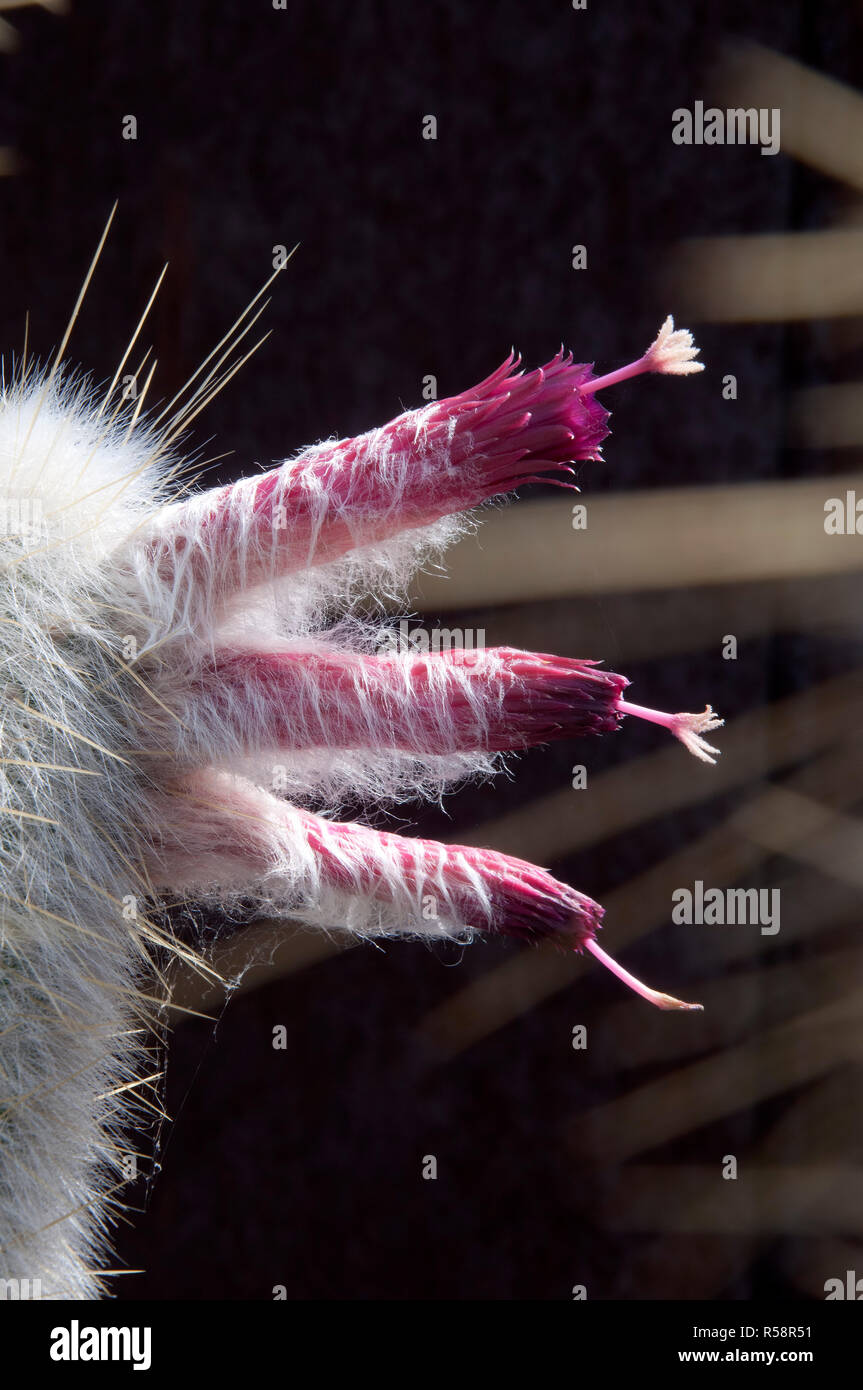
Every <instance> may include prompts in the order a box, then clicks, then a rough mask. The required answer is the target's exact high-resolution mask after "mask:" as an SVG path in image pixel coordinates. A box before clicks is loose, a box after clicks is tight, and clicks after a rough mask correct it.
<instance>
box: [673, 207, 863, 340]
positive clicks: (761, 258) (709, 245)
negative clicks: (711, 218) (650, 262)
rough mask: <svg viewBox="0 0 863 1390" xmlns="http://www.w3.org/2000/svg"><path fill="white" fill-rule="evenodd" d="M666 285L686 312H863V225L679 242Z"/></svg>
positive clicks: (765, 319)
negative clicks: (862, 230) (855, 227)
mask: <svg viewBox="0 0 863 1390" xmlns="http://www.w3.org/2000/svg"><path fill="white" fill-rule="evenodd" d="M663 288H664V292H665V294H666V296H668V295H671V296H672V297H673V301H674V303H675V304H677V305H678V309H677V312H678V314H679V315H680V317H681V318H683V317H684V316H686V319H698V320H701V321H702V322H705V321H706V322H708V323H790V322H792V321H793V320H803V319H821V318H843V317H845V318H847V317H848V316H850V315H856V314H860V313H863V232H860V231H858V230H856V229H854V228H845V227H843V228H838V229H836V230H830V231H823V232H822V231H819V232H760V233H756V234H755V235H753V236H718V237H693V238H691V239H690V240H689V241H683V242H680V243H679V244H678V245H677V246H676V247H675V250H674V255H673V257H672V258H671V263H670V266H669V269H668V270H667V272H666V274H665V283H664V286H663Z"/></svg>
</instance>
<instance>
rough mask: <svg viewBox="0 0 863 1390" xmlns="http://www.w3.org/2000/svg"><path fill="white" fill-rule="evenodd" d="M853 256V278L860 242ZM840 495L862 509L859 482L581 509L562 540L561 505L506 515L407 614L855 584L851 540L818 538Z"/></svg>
mask: <svg viewBox="0 0 863 1390" xmlns="http://www.w3.org/2000/svg"><path fill="white" fill-rule="evenodd" d="M857 254H858V256H859V264H860V271H859V273H860V275H861V277H863V233H861V235H860V244H859V247H858V249H857ZM861 311H863V297H861ZM848 491H850V492H855V493H856V495H857V497H858V498H860V499H863V474H848V475H845V476H841V477H831V478H816V479H812V478H807V479H806V480H804V481H797V480H795V481H793V482H791V481H789V482H781V483H751V484H745V485H739V486H733V487H698V488H694V487H693V488H673V489H672V488H669V489H665V488H661V489H656V490H654V491H650V492H634V493H633V492H629V493H623V494H622V495H618V496H609V495H602V496H596V497H588V498H582V501H583V502H585V503H586V505H587V515H588V521H587V527H586V529H585V530H583V531H573V530H572V505H573V504H572V503H571V502H570V500H569V499H568V498H564V499H561V498H557V497H554V498H550V499H547V500H545V499H544V500H542V501H537V502H532V503H529V504H526V505H524V506H520V507H506V508H503V509H502V510H500V511H496V512H493V513H490V514H489V516H488V518H487V519H486V521H485V522H484V524H483V527H482V530H481V532H480V535H479V537H478V538H476V537H472V538H469V539H468V540H466V541H461V542H459V543H458V545H456V546H454V547H453V549H452V551H451V552H450V555H449V559H448V574H447V575H445V576H441V575H422V576H420V578H419V580H418V581H417V582H416V584H415V586H414V588H413V589H412V593H411V602H412V603H413V604H415V605H416V606H417V607H419V608H426V609H429V608H430V609H434V610H436V611H439V610H447V609H452V608H458V607H463V606H464V605H465V604H466V603H470V604H473V605H480V604H484V603H509V602H516V601H517V602H522V603H529V602H531V601H535V600H538V599H547V598H558V597H562V596H564V595H570V594H603V593H637V592H638V591H639V590H643V589H650V590H662V589H674V588H679V587H685V588H690V587H694V586H698V585H708V584H722V585H726V584H741V583H752V582H757V581H769V580H775V579H781V578H785V577H793V578H795V579H798V580H802V579H805V578H807V577H815V576H817V575H828V574H834V575H836V574H843V573H846V574H847V573H854V574H856V573H857V572H859V570H860V569H861V568H863V546H861V545H860V537H859V536H857V535H856V534H854V535H849V536H843V535H839V536H833V535H827V534H826V532H825V530H824V520H825V511H824V507H825V503H826V502H827V501H828V499H829V498H834V497H838V498H841V499H842V500H843V502H844V499H845V495H846V492H848Z"/></svg>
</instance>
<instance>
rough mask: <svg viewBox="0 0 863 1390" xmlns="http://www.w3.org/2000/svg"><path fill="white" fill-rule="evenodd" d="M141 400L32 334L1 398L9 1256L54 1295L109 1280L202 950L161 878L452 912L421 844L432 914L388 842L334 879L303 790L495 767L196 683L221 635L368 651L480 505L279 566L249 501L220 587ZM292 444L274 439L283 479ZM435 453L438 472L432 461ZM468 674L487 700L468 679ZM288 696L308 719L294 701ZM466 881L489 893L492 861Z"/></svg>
mask: <svg viewBox="0 0 863 1390" xmlns="http://www.w3.org/2000/svg"><path fill="white" fill-rule="evenodd" d="M139 411H140V401H139V402H138V404H137V405H134V403H132V402H130V403H121V404H120V406H119V407H118V406H117V405H115V404H114V402H113V401H108V400H107V398H106V397H104V396H98V395H97V394H96V393H94V392H93V391H92V390H91V389H90V387H89V385H88V383H87V381H86V379H84V378H81V377H79V376H76V375H75V374H73V373H68V372H66V371H65V370H64V369H62V368H60V369H58V368H57V366H56V365H55V367H53V368H51V369H50V370H48V369H40V368H38V367H37V366H36V365H35V364H34V363H33V362H32V361H31V362H29V363H28V362H26V359H25V361H24V362H23V363H21V364H19V367H18V369H17V370H16V371H15V373H14V377H13V379H12V380H11V381H9V382H7V381H5V379H4V386H3V390H2V398H0V531H2V534H0V554H2V558H3V587H2V606H0V653H2V657H0V659H2V664H3V680H4V699H3V716H2V717H3V747H2V759H0V779H2V801H0V812H2V835H0V859H2V865H0V867H2V883H3V889H2V892H3V911H2V917H0V1277H3V1278H6V1279H27V1280H38V1281H40V1282H41V1288H42V1296H43V1297H46V1298H49V1297H55V1298H91V1297H98V1296H101V1295H102V1294H103V1293H104V1292H105V1290H106V1285H105V1283H104V1282H103V1278H102V1277H100V1269H101V1270H103V1271H104V1270H105V1268H106V1261H107V1262H108V1263H110V1261H109V1250H110V1246H109V1234H110V1226H111V1217H112V1209H113V1207H114V1206H116V1205H122V1203H121V1201H120V1194H121V1189H122V1186H123V1183H124V1182H125V1181H126V1180H127V1179H128V1177H129V1174H130V1166H129V1157H130V1154H131V1153H132V1152H133V1151H132V1150H131V1149H130V1148H129V1144H128V1140H127V1139H126V1138H125V1137H124V1136H125V1135H126V1132H127V1130H128V1129H129V1127H130V1125H133V1124H134V1123H137V1121H138V1120H139V1119H140V1118H141V1117H142V1116H144V1115H146V1114H147V1113H150V1114H151V1113H152V1110H153V1106H154V1101H153V1097H152V1096H151V1097H150V1098H149V1099H148V1098H147V1096H146V1094H145V1093H146V1091H147V1088H148V1086H150V1085H152V1087H154V1088H155V1091H154V1094H155V1096H156V1105H157V1104H158V1086H157V1080H158V1078H157V1076H156V1077H154V1073H158V1063H157V1062H156V1061H154V1056H153V1038H154V1033H153V1030H154V1028H155V1029H156V1030H157V1031H158V1028H159V1026H160V1019H161V1017H162V1015H161V1013H160V1007H161V1004H162V1003H163V1001H164V999H165V997H166V994H165V989H164V987H163V980H162V973H161V972H162V970H163V967H164V965H165V963H166V962H167V960H168V959H169V958H170V957H172V956H175V955H177V954H179V955H181V956H184V957H185V958H186V959H187V960H190V961H191V960H193V959H195V957H194V956H193V953H192V952H191V950H190V949H189V948H187V947H185V946H184V945H183V944H182V943H181V942H180V941H179V940H178V939H177V938H176V937H175V936H174V935H173V934H172V931H171V929H170V927H169V926H168V925H167V920H168V919H167V917H166V915H165V912H164V906H165V903H166V902H167V901H168V900H170V901H171V902H172V903H175V902H176V901H177V900H178V899H180V900H183V899H184V898H185V899H188V900H193V899H194V900H197V899H200V900H204V901H206V900H209V901H214V902H217V903H218V904H219V905H220V906H221V907H223V908H227V909H229V910H230V909H231V908H232V907H233V908H236V909H239V908H242V910H243V911H244V912H250V913H252V914H254V913H255V912H260V913H264V912H266V913H268V914H271V913H273V912H278V913H281V914H284V915H290V917H291V918H292V919H294V920H296V921H299V922H305V923H307V924H309V925H311V926H315V927H324V928H327V929H330V930H338V931H344V930H347V931H352V932H356V933H359V934H363V935H369V934H380V933H398V932H410V933H411V934H416V933H418V932H423V931H427V932H428V934H429V935H435V936H439V935H441V934H444V935H448V934H453V935H455V934H458V933H461V932H463V931H464V930H465V926H466V924H465V922H464V919H463V913H462V912H460V910H459V908H458V905H457V904H456V903H455V902H453V901H452V900H451V896H450V894H449V892H448V890H447V887H446V884H445V883H444V882H442V880H441V873H440V863H439V860H438V858H437V857H436V855H435V853H434V852H433V850H429V851H428V852H426V854H425V858H424V859H423V871H424V872H425V873H426V875H427V883H428V885H430V890H431V891H434V892H435V893H436V895H437V897H438V899H439V902H440V903H441V905H442V907H441V912H440V915H439V917H438V919H437V920H436V921H434V922H429V923H428V924H427V925H425V926H424V925H423V917H422V913H421V912H420V911H419V898H420V897H421V895H422V893H423V891H425V890H424V888H423V881H422V879H420V880H417V878H416V875H414V876H413V877H412V878H410V879H408V877H407V876H406V874H405V871H404V867H403V865H402V864H401V863H400V861H399V857H398V855H397V854H395V853H392V852H391V851H390V850H389V849H388V848H387V847H386V845H385V844H384V843H383V841H382V842H381V845H380V847H379V849H378V858H377V861H376V864H375V868H376V869H377V871H378V872H379V874H380V876H381V879H382V881H383V882H384V884H385V889H386V891H385V892H384V893H383V894H382V895H381V894H378V895H377V896H376V897H371V896H369V895H368V893H367V892H366V891H364V889H363V884H362V876H361V874H360V873H359V871H358V863H359V861H358V859H357V858H356V856H355V855H353V851H351V849H350V847H345V846H344V845H342V844H339V845H335V844H334V845H333V854H334V855H336V856H339V857H340V859H341V862H342V863H343V865H344V867H345V876H344V877H343V879H342V880H341V881H342V884H343V886H342V887H341V888H339V889H336V888H334V887H332V885H331V884H329V885H328V884H327V883H325V882H324V881H322V877H321V872H320V863H319V857H318V855H317V854H316V853H315V852H314V851H313V850H312V849H311V848H310V844H309V841H308V838H307V829H306V825H305V823H304V822H303V820H302V818H301V816H300V812H299V809H298V808H299V807H301V806H303V807H314V808H315V809H316V810H317V811H318V812H323V813H324V815H325V816H326V815H327V814H333V813H334V812H336V811H338V810H339V808H340V807H342V806H343V805H344V804H346V803H348V802H355V801H356V800H357V799H360V800H362V801H365V802H367V803H372V804H374V805H375V806H377V805H380V804H381V803H383V802H390V803H398V802H400V801H404V800H405V799H407V798H413V797H417V796H423V797H433V798H437V797H440V795H441V794H442V792H443V791H444V789H445V788H446V787H448V786H450V785H452V784H453V783H455V782H460V781H463V780H464V779H465V778H468V777H472V776H476V775H488V774H489V773H491V772H492V771H494V770H495V768H496V767H498V766H499V760H498V758H496V757H495V756H492V755H490V754H486V753H481V752H478V753H475V754H473V753H458V754H454V755H452V756H447V755H444V754H438V753H436V752H434V751H433V750H432V751H431V752H430V753H429V754H422V755H420V754H416V753H415V754H411V753H405V752H392V751H387V749H386V737H385V733H386V730H385V728H384V727H382V726H380V725H376V723H375V717H374V716H370V717H369V723H368V727H367V738H366V739H364V746H363V747H361V748H359V749H347V748H341V747H335V748H332V749H329V748H323V749H320V748H318V749H306V750H303V749H299V750H283V749H278V748H274V749H272V750H267V749H266V748H262V747H259V746H255V743H254V740H252V741H251V745H250V744H249V739H248V735H249V731H250V728H253V727H254V724H255V719H256V712H255V710H254V708H253V707H250V704H249V702H248V700H245V699H243V698H242V696H240V695H239V694H235V695H234V696H233V697H231V696H230V695H229V694H226V693H225V692H224V691H222V692H221V693H219V691H218V689H216V688H213V689H211V690H208V689H206V688H203V687H202V685H201V681H200V677H199V675H197V674H196V673H199V672H200V669H201V667H202V663H203V664H204V665H205V664H206V661H207V659H208V657H211V656H212V655H213V653H214V652H215V651H216V650H218V649H219V648H220V647H224V646H225V645H227V646H228V647H230V648H231V649H232V650H234V651H240V650H242V649H243V648H244V647H248V648H251V647H254V649H255V650H256V651H261V650H267V649H269V650H288V649H292V648H293V649H296V648H297V647H298V646H301V647H303V648H309V647H310V646H319V647H320V646H327V647H328V648H332V647H338V648H340V649H342V650H350V651H354V652H363V651H365V652H369V651H375V650H378V649H379V648H380V646H381V642H382V638H383V636H384V635H385V634H384V628H383V627H382V624H383V625H384V626H385V621H386V620H385V618H384V617H383V603H384V600H386V601H391V600H392V598H393V597H394V596H397V595H400V594H403V592H404V588H405V584H406V582H407V580H408V578H409V577H410V575H411V574H412V573H413V571H414V570H415V569H416V568H417V566H419V565H421V564H424V563H428V562H430V561H434V560H436V558H437V557H438V556H439V555H440V554H441V552H442V551H443V549H444V548H445V547H446V546H447V545H448V544H449V543H450V542H451V541H452V540H453V539H454V538H455V537H456V536H458V535H460V534H462V533H463V532H464V531H466V530H468V529H469V528H470V527H471V526H472V525H473V520H472V519H471V518H470V517H467V516H464V515H462V516H456V517H451V518H448V519H444V520H442V521H438V522H435V523H434V524H432V525H430V526H422V527H417V528H415V529H411V530H408V531H404V532H402V533H400V534H398V535H396V536H395V537H394V538H392V539H390V540H387V541H385V542H380V541H376V542H375V543H372V544H367V545H359V547H358V548H356V549H353V550H350V551H349V552H348V554H347V555H345V556H344V558H340V559H336V560H333V561H330V562H328V563H323V564H319V565H314V566H311V567H309V566H307V565H306V564H305V563H303V564H302V565H300V566H298V567H297V568H295V569H294V571H293V573H291V574H289V575H287V576H285V577H283V578H280V577H278V576H275V575H272V574H269V575H268V573H267V563H269V561H268V557H265V556H264V557H262V556H261V555H260V554H255V553H253V552H254V548H255V546H256V545H259V544H260V542H259V540H256V539H255V536H254V533H253V530H252V529H251V528H250V527H249V526H248V525H247V524H246V521H247V519H248V514H245V517H244V513H243V509H242V507H240V508H239V509H238V511H237V513H236V516H235V518H234V521H235V523H236V525H235V533H234V535H233V538H232V556H233V560H234V562H235V563H236V565H237V573H238V576H239V577H238V579H237V580H236V582H233V583H231V584H230V585H227V584H226V583H225V582H224V576H223V574H222V573H221V572H220V569H219V563H220V561H219V560H218V559H213V557H212V551H211V550H210V549H208V547H207V545H206V544H204V543H203V541H202V539H201V529H202V528H203V527H204V519H205V515H206V505H205V503H204V502H202V503H201V504H200V506H198V505H194V506H191V507H187V508H186V509H185V510H184V512H183V517H184V519H185V520H184V525H185V527H186V531H185V541H186V545H185V549H184V548H183V547H182V546H180V547H178V546H177V545H176V537H175V536H174V535H173V534H172V533H171V528H172V526H173V525H174V524H175V522H176V507H177V505H178V504H177V503H176V502H172V501H171V493H172V491H174V490H175V489H176V488H177V483H176V481H175V474H176V472H177V467H178V459H177V458H176V457H173V456H172V446H171V424H170V422H169V424H168V425H167V426H165V427H164V428H163V430H162V432H161V433H160V432H159V431H157V430H154V429H152V428H151V427H149V426H148V425H147V423H146V419H145V417H144V415H143V414H142V413H141V414H139ZM303 457H307V456H301V459H300V461H299V462H298V461H297V460H292V461H290V462H288V463H286V464H284V465H283V469H284V471H285V476H286V477H290V479H291V481H292V483H293V485H297V481H298V477H299V479H300V483H302V469H303V464H302V458H303ZM427 466H428V469H429V474H430V476H431V474H432V473H433V472H434V469H435V468H440V467H441V460H440V459H439V458H438V459H435V458H434V457H431V458H430V459H429V460H428V465H427ZM381 467H382V469H383V470H384V473H385V476H384V477H383V479H382V481H383V482H385V484H386V488H387V489H388V490H389V496H390V500H391V504H392V508H393V512H394V514H396V513H397V512H398V507H399V503H400V501H401V490H402V489H403V487H404V485H405V467H404V461H403V460H400V459H399V458H398V457H397V455H396V454H394V453H393V452H392V451H390V452H389V454H387V455H386V456H385V457H384V458H382V460H381ZM315 486H318V484H317V483H315ZM319 504H320V508H321V509H322V511H323V510H325V509H326V508H327V506H328V497H327V495H326V493H321V494H320V496H319ZM339 505H342V503H339ZM348 512H350V507H348ZM164 536H170V543H169V544H167V543H166V549H165V550H164V552H163V551H162V550H161V549H160V545H161V541H160V538H161V537H164ZM358 539H359V537H358ZM280 544H282V545H284V544H290V537H287V538H286V537H285V536H282V537H281V538H280ZM168 550H170V552H171V555H172V563H171V564H170V565H169V566H167V567H166V566H164V565H162V564H161V563H160V556H161V555H163V553H164V554H167V553H168ZM312 558H313V557H312V556H311V555H307V556H304V557H303V560H304V561H305V560H307V559H312ZM196 565H197V569H195V566H196ZM193 571H194V572H193ZM247 581H248V583H251V584H253V588H252V589H248V588H247ZM370 595H371V596H376V597H377V599H378V600H379V604H380V607H379V609H378V611H377V612H375V611H374V610H372V611H370V610H369V608H368V600H369V596H370ZM196 682H197V683H196ZM464 689H465V693H466V697H469V698H470V699H471V700H472V701H473V702H474V705H475V706H477V702H478V699H479V697H478V696H477V695H476V692H475V690H471V689H470V688H469V687H468V684H467V681H466V680H465V687H464ZM217 695H218V697H219V698H216V696H217ZM394 698H398V697H397V696H394ZM308 699H309V700H313V699H314V695H313V692H312V691H311V690H310V691H309V693H308ZM404 699H405V702H407V699H408V691H407V688H406V689H405V692H404ZM480 703H481V702H480ZM430 708H431V714H432V723H433V727H434V729H435V730H436V731H437V732H441V731H444V730H445V728H446V726H447V723H448V721H450V720H451V719H452V717H453V716H452V714H451V712H450V707H449V703H448V700H447V696H446V693H445V691H444V690H443V688H441V689H439V690H436V691H435V692H434V695H433V698H432V699H431V707H430ZM294 713H295V715H296V718H297V720H298V725H299V727H300V728H301V726H302V720H303V718H304V713H303V710H302V709H300V708H298V709H297V710H296V711H295V712H294ZM477 713H478V716H481V710H480V709H478V708H477ZM284 797H289V798H290V799H291V801H292V802H293V803H294V808H295V809H294V810H291V809H290V808H288V807H286V806H285V804H284V800H283V799H282V798H284ZM243 824H249V825H251V824H255V825H256V826H257V830H256V832H255V836H254V837H253V838H254V840H255V845H254V850H253V851H250V855H249V857H247V858H245V859H244V858H243V857H242V856H240V857H237V855H236V852H235V851H236V845H237V843H238V840H241V839H242V836H241V835H238V826H242V825H243ZM250 861H254V863H255V864H256V865H257V869H256V870H255V872H252V873H250V869H249V863H250ZM367 863H368V856H367V855H366V864H367ZM160 867H164V871H165V872H164V875H163V880H164V881H163V882H162V883H161V886H160V882H159V875H158V872H157V871H158V869H159V868H160ZM465 873H466V876H467V878H468V880H469V881H470V880H471V870H470V868H469V866H468V867H466V869H465ZM473 886H474V889H475V894H474V898H475V904H476V905H477V911H479V912H480V913H482V914H484V915H485V917H486V918H489V917H490V913H491V908H490V905H489V903H488V894H487V892H486V890H485V889H484V887H483V884H482V882H481V881H480V880H479V878H478V877H476V875H473ZM148 1078H149V1079H148Z"/></svg>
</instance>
